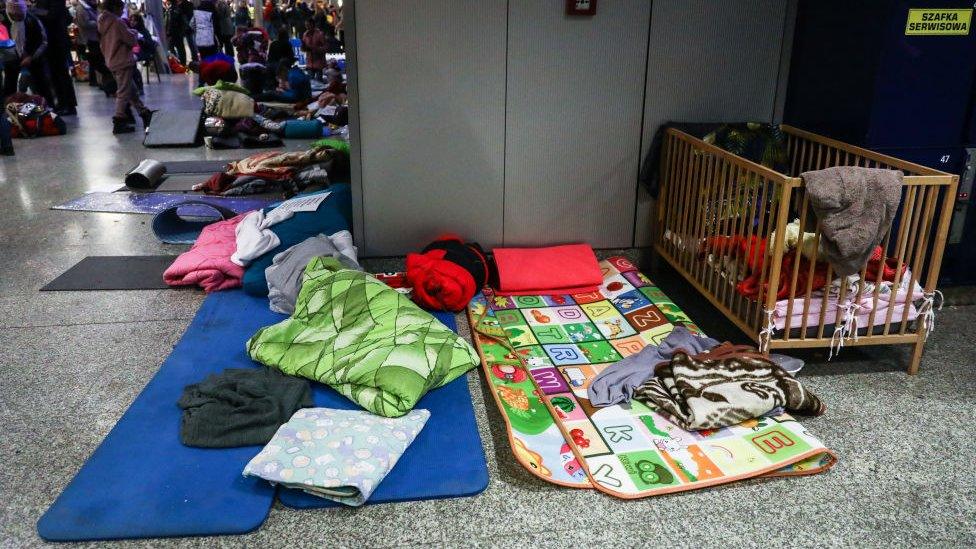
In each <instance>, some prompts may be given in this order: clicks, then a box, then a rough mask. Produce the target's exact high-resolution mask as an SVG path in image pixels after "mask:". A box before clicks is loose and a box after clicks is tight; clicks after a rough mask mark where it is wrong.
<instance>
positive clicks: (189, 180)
mask: <svg viewBox="0 0 976 549" xmlns="http://www.w3.org/2000/svg"><path fill="white" fill-rule="evenodd" d="M208 177H210V174H202V173H189V174H186V173H181V174H175V175H167V176H166V178H165V179H163V182H162V183H160V184H159V186H157V187H156V188H155V189H153V190H154V191H155V192H157V193H173V192H190V191H192V190H193V186H194V185H196V184H197V183H203V182H204V181H206V180H207V178H208Z"/></svg>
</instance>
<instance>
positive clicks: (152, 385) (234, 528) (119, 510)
mask: <svg viewBox="0 0 976 549" xmlns="http://www.w3.org/2000/svg"><path fill="white" fill-rule="evenodd" d="M437 316H438V318H439V319H441V321H443V322H444V323H445V324H446V325H447V326H449V327H451V328H456V323H455V322H454V316H453V315H449V314H437ZM283 318H285V317H284V316H283V315H279V314H276V313H273V312H271V311H270V310H269V309H268V302H267V299H265V298H258V297H252V296H248V295H247V294H245V293H244V292H242V291H239V290H234V291H228V292H217V293H215V294H212V295H210V296H208V297H207V299H206V300H204V302H203V305H202V306H201V308H200V310H199V312H198V313H197V315H196V317H195V318H194V319H193V322H192V323H191V324H190V326H189V328H187V331H186V333H185V334H184V335H183V338H182V339H181V340H180V342H179V343H178V344H177V345H176V347H175V348H174V349H173V353H172V354H171V355H170V357H169V358H168V359H167V360H166V362H164V363H163V365H162V366H161V367H160V369H159V372H158V373H157V374H156V376H155V377H153V379H152V380H151V381H150V382H149V384H148V385H147V386H146V388H145V389H144V390H143V391H142V393H140V395H139V396H138V397H137V398H136V400H135V402H133V403H132V406H130V407H129V409H128V410H127V411H126V413H125V414H124V415H123V416H122V418H121V419H120V420H119V422H118V423H117V424H116V426H115V427H114V428H113V429H112V431H111V432H110V433H109V435H108V436H107V437H106V438H105V440H104V441H103V442H102V444H101V445H100V446H99V447H98V449H96V450H95V452H94V453H93V454H92V455H91V457H89V458H88V461H87V462H85V464H84V465H83V466H82V468H81V470H80V471H79V472H78V474H77V475H76V476H75V478H74V479H73V480H72V481H71V483H70V484H68V486H67V487H66V488H65V490H64V492H62V493H61V495H60V496H59V497H58V499H57V500H56V501H55V502H54V504H52V505H51V508H50V509H48V511H47V512H46V513H45V514H44V516H42V517H41V519H40V521H38V523H37V531H38V533H39V534H40V536H41V537H42V538H44V539H46V540H50V541H84V540H97V539H120V538H147V537H167V536H193V535H217V534H240V533H245V532H249V531H251V530H254V529H256V528H257V527H259V526H260V525H261V524H262V523H263V522H264V520H265V518H266V517H267V514H268V511H269V509H270V507H271V503H272V500H273V498H274V488H273V487H271V485H269V484H268V483H266V482H264V481H263V480H258V479H245V478H243V477H242V476H241V471H243V469H244V465H245V464H246V463H247V462H248V461H249V460H250V459H251V458H252V457H253V456H254V455H256V454H257V453H258V452H259V451H260V448H261V447H260V446H251V447H245V448H233V449H201V448H190V447H187V446H184V445H183V444H181V443H180V441H179V423H180V409H179V408H178V407H177V406H176V401H177V400H178V399H179V397H180V395H181V394H182V392H183V387H185V386H186V385H188V384H191V383H196V382H198V381H200V380H202V379H204V378H205V377H206V376H207V375H209V374H211V373H217V372H220V371H223V370H224V369H226V368H241V367H246V366H255V363H254V362H253V361H252V360H251V359H250V358H249V357H248V356H247V355H246V353H245V352H244V342H245V341H246V340H247V338H248V337H250V336H251V335H252V334H253V333H254V332H255V331H257V329H258V328H260V327H262V326H266V325H269V324H273V323H275V322H279V321H280V320H282V319H283ZM313 387H314V397H315V403H316V405H317V406H333V407H337V408H353V407H355V406H354V405H353V404H352V403H351V402H350V401H348V400H347V399H346V398H345V397H342V396H340V395H339V394H338V393H335V392H334V391H332V390H331V389H329V388H327V387H325V386H322V385H319V384H313ZM420 405H421V406H423V407H424V408H426V409H428V410H430V412H431V419H430V420H429V421H428V423H427V426H426V427H425V428H424V430H423V431H422V432H421V435H420V436H418V438H417V439H416V440H415V441H414V443H413V445H411V446H410V448H409V449H408V450H407V452H406V453H405V454H404V455H403V456H402V457H401V458H400V461H399V463H397V466H396V467H395V468H394V470H393V471H392V472H391V473H390V475H389V476H388V477H387V478H386V479H385V480H384V482H383V484H381V485H380V487H379V488H378V489H377V490H376V492H374V494H373V499H371V500H370V502H369V503H380V502H386V501H401V500H411V499H427V498H441V497H450V496H465V495H473V494H475V493H478V492H480V491H481V490H483V489H484V488H485V487H486V486H487V483H488V472H487V467H486V465H485V456H484V453H483V451H482V449H481V438H480V436H479V434H478V430H477V427H476V425H475V422H474V412H473V409H472V406H471V397H470V393H469V392H468V388H467V381H466V377H465V376H462V377H461V378H459V379H457V380H455V381H453V382H452V383H450V384H448V385H446V386H445V387H442V388H440V389H437V390H435V391H432V392H431V393H429V394H428V395H427V396H425V397H424V398H423V399H422V400H421V404H420ZM442 445H443V446H442ZM432 464H437V465H436V466H432ZM281 492H282V502H283V503H285V504H286V505H289V506H292V507H304V508H309V507H323V506H330V505H333V504H332V503H331V502H328V501H326V500H322V499H319V498H315V497H313V496H309V495H307V494H304V493H303V492H296V491H292V490H284V489H283V490H281ZM335 505H337V504H335Z"/></svg>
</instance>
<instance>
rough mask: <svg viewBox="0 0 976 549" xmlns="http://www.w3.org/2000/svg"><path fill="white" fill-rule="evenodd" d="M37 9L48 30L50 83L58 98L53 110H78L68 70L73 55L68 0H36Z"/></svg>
mask: <svg viewBox="0 0 976 549" xmlns="http://www.w3.org/2000/svg"><path fill="white" fill-rule="evenodd" d="M34 13H35V14H36V15H37V16H38V18H39V19H40V20H41V23H43V24H44V29H45V30H46V31H47V55H46V57H47V67H48V70H49V71H50V72H51V85H52V88H53V89H54V96H55V97H56V98H57V107H56V108H55V109H54V112H56V113H58V114H60V115H61V116H73V115H76V114H78V109H77V107H78V100H77V99H76V98H75V83H74V80H73V79H72V78H71V73H70V72H69V71H68V62H69V61H70V59H71V39H70V38H68V23H69V22H70V19H71V18H70V17H69V16H68V5H67V3H66V2H65V0H36V2H35V3H34Z"/></svg>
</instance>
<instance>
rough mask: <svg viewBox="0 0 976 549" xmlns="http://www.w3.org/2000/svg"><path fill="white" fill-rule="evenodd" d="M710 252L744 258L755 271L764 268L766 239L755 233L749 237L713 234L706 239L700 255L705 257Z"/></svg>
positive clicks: (751, 270) (746, 263)
mask: <svg viewBox="0 0 976 549" xmlns="http://www.w3.org/2000/svg"><path fill="white" fill-rule="evenodd" d="M710 252H711V253H715V254H718V255H731V256H734V257H738V258H744V259H745V265H746V266H747V267H748V268H749V272H755V271H758V270H760V269H762V264H763V260H764V259H765V257H766V239H764V238H759V237H757V236H755V235H753V236H750V237H749V238H746V237H744V236H738V235H736V236H711V237H708V238H706V239H705V243H704V245H703V246H702V248H701V249H700V250H699V252H698V255H699V256H700V257H704V256H705V255H706V254H707V253H710Z"/></svg>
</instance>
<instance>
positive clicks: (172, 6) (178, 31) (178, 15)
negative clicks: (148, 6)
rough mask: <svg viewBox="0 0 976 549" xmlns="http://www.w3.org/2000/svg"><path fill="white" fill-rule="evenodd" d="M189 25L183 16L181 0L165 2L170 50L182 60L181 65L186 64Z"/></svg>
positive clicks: (166, 30)
mask: <svg viewBox="0 0 976 549" xmlns="http://www.w3.org/2000/svg"><path fill="white" fill-rule="evenodd" d="M188 26H189V25H188V24H187V21H186V19H184V18H183V11H182V10H180V6H179V0H170V1H168V2H164V3H163V28H164V29H165V32H166V43H167V44H169V50H170V51H171V52H173V55H175V56H176V58H177V59H178V60H179V61H180V65H186V46H185V45H184V43H185V42H186V29H187V27H188Z"/></svg>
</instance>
